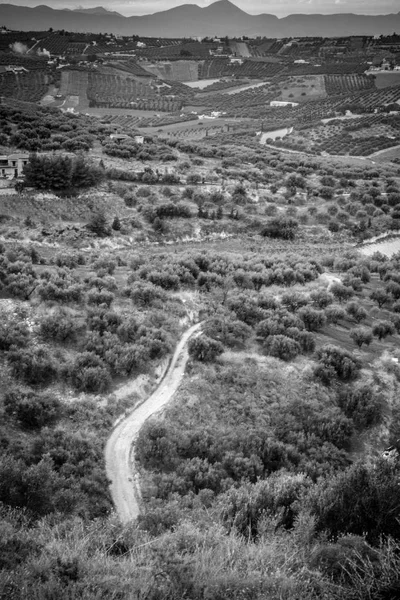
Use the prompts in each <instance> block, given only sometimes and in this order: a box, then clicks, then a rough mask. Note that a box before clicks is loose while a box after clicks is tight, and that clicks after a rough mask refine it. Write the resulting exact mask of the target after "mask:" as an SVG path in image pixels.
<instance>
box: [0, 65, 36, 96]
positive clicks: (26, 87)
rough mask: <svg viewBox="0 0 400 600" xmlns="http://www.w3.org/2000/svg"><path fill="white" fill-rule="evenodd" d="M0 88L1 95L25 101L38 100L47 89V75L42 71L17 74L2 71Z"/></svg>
mask: <svg viewBox="0 0 400 600" xmlns="http://www.w3.org/2000/svg"><path fill="white" fill-rule="evenodd" d="M0 90H1V94H2V96H8V97H12V98H15V99H16V100H22V101H25V102H38V101H39V100H41V99H42V98H43V96H44V95H45V94H46V92H47V90H48V76H47V75H46V73H44V72H43V71H33V72H32V73H24V74H19V75H15V74H14V73H4V74H1V75H0Z"/></svg>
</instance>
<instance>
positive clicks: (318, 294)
mask: <svg viewBox="0 0 400 600" xmlns="http://www.w3.org/2000/svg"><path fill="white" fill-rule="evenodd" d="M310 298H311V300H312V301H313V302H314V304H316V305H317V306H318V308H321V309H323V308H326V307H327V306H329V305H330V304H332V302H333V295H332V294H330V293H329V292H327V291H326V290H314V291H313V292H311V294H310Z"/></svg>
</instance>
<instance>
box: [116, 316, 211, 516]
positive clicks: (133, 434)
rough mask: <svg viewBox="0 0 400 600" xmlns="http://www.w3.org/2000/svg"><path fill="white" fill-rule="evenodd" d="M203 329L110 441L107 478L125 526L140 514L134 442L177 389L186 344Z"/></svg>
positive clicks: (189, 333) (188, 333) (181, 349)
mask: <svg viewBox="0 0 400 600" xmlns="http://www.w3.org/2000/svg"><path fill="white" fill-rule="evenodd" d="M201 325H202V324H201V323H197V324H196V325H193V326H192V327H190V329H188V330H187V331H185V333H184V334H183V335H182V337H181V339H180V341H179V344H178V345H177V347H176V350H175V352H174V355H173V357H172V360H171V364H170V366H169V368H168V371H167V372H166V374H165V377H164V378H163V380H162V381H161V383H160V385H159V386H158V388H157V389H156V390H155V391H154V392H153V393H152V394H151V396H149V398H148V399H147V400H145V401H144V402H143V403H142V404H141V405H140V406H138V407H137V408H135V409H134V410H133V411H132V412H131V413H130V414H129V415H128V416H127V417H126V418H125V419H124V420H123V421H121V422H120V423H119V424H118V425H117V426H116V427H115V429H114V430H113V432H112V434H111V435H110V437H109V438H108V441H107V445H106V449H105V459H106V471H107V477H108V479H109V480H110V482H111V483H110V491H111V496H112V499H113V502H114V506H115V509H116V511H117V513H118V516H119V517H120V519H121V521H122V522H123V523H128V522H129V521H132V520H134V519H136V518H137V516H138V515H139V512H140V507H139V500H140V488H139V482H138V476H137V473H135V468H134V466H135V448H134V443H135V440H136V438H137V436H138V433H139V431H140V429H141V427H142V425H143V424H144V423H145V421H146V420H147V419H148V418H149V417H151V416H152V415H153V414H155V413H156V412H158V411H159V410H160V409H161V408H163V407H164V406H165V405H166V404H167V403H168V402H169V400H170V399H171V398H172V396H173V395H174V394H175V392H176V390H177V389H178V387H179V384H180V382H181V380H182V377H183V374H184V372H185V366H186V363H187V360H188V352H187V343H188V341H189V339H190V338H191V337H192V336H193V335H195V334H196V333H198V332H199V330H200V328H201Z"/></svg>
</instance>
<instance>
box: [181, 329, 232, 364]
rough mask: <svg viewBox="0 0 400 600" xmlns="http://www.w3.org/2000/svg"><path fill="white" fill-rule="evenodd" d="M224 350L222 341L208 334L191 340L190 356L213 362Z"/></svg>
mask: <svg viewBox="0 0 400 600" xmlns="http://www.w3.org/2000/svg"><path fill="white" fill-rule="evenodd" d="M223 351H224V347H223V345H222V344H221V342H218V341H217V340H213V339H212V338H210V337H208V336H206V335H200V336H198V337H195V338H192V339H191V340H190V342H189V356H190V357H191V358H193V359H195V360H198V361H201V362H212V361H214V360H215V359H216V358H217V357H218V356H220V355H221V354H222V353H223Z"/></svg>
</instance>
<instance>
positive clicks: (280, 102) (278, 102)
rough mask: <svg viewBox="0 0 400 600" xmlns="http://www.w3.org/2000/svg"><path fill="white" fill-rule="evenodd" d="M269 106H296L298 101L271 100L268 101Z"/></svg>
mask: <svg viewBox="0 0 400 600" xmlns="http://www.w3.org/2000/svg"><path fill="white" fill-rule="evenodd" d="M269 105H270V106H275V107H278V106H291V107H293V106H298V105H299V103H298V102H286V101H284V100H271V102H270V103H269Z"/></svg>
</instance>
